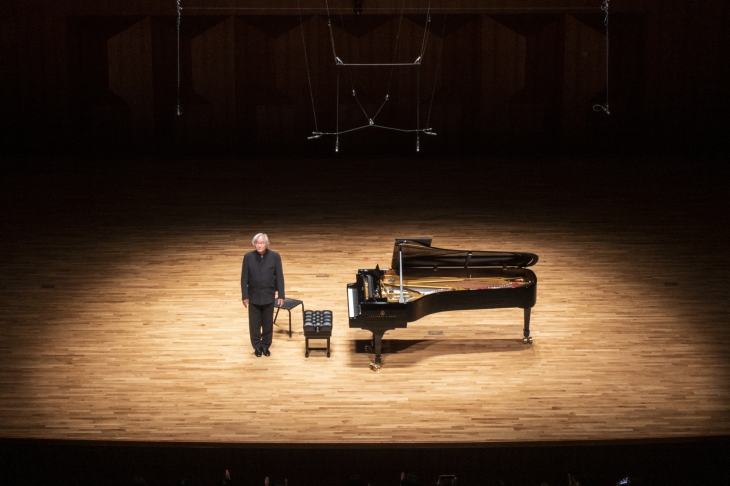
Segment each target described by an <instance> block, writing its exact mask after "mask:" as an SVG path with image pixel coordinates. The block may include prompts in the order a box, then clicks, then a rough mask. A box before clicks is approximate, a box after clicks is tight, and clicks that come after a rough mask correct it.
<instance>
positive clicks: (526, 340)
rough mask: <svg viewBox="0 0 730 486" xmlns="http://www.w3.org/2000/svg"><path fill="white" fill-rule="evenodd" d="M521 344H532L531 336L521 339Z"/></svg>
mask: <svg viewBox="0 0 730 486" xmlns="http://www.w3.org/2000/svg"><path fill="white" fill-rule="evenodd" d="M522 344H532V336H527V337H524V338H522Z"/></svg>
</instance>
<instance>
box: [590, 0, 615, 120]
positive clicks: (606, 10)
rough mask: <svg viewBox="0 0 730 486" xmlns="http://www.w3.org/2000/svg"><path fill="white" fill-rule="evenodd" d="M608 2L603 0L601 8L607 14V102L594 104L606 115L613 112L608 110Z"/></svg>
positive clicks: (596, 109) (594, 109) (605, 20)
mask: <svg viewBox="0 0 730 486" xmlns="http://www.w3.org/2000/svg"><path fill="white" fill-rule="evenodd" d="M608 2H609V0H603V4H602V5H601V10H603V11H604V12H606V16H605V18H604V19H603V25H605V26H606V104H605V105H593V111H603V112H604V113H605V114H606V115H610V114H611V112H610V111H609V110H608Z"/></svg>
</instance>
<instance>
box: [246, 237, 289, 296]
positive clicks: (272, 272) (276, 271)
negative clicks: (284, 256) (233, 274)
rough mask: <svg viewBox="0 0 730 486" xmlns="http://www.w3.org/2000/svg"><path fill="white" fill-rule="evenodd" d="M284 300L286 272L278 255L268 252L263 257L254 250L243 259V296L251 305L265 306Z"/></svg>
mask: <svg viewBox="0 0 730 486" xmlns="http://www.w3.org/2000/svg"><path fill="white" fill-rule="evenodd" d="M276 293H278V298H280V299H283V298H284V270H283V269H282V268H281V257H280V256H279V254H278V253H276V252H275V251H271V250H266V253H264V255H263V256H261V255H259V253H258V252H257V251H256V250H254V251H252V252H249V253H246V255H245V256H244V257H243V267H242V268H241V294H242V295H243V297H242V298H243V300H245V299H249V301H250V303H251V304H257V305H264V304H271V303H272V302H274V300H275V298H276V296H275V294H276Z"/></svg>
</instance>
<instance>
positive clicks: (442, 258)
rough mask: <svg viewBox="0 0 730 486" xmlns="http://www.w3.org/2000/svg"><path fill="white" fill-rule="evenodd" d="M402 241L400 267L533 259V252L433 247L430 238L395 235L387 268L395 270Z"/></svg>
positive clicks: (513, 263)
mask: <svg viewBox="0 0 730 486" xmlns="http://www.w3.org/2000/svg"><path fill="white" fill-rule="evenodd" d="M401 243H402V244H403V268H432V267H434V266H436V267H447V268H448V267H451V268H456V267H458V268H470V267H517V268H524V267H529V266H531V265H534V264H535V263H537V260H538V258H537V255H535V254H534V253H524V252H520V253H516V252H506V251H468V250H447V249H444V248H433V247H432V246H431V238H429V237H427V236H424V237H421V238H396V240H395V244H394V246H393V260H392V262H391V265H390V268H392V269H393V270H395V271H396V272H397V271H398V269H399V267H400V262H399V259H398V250H399V247H400V245H401Z"/></svg>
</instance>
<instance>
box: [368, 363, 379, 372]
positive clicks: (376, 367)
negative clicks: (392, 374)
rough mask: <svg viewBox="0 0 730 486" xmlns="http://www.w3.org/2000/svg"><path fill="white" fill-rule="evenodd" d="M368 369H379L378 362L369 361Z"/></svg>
mask: <svg viewBox="0 0 730 486" xmlns="http://www.w3.org/2000/svg"><path fill="white" fill-rule="evenodd" d="M370 369H371V370H373V371H380V365H379V364H378V363H370Z"/></svg>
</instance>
